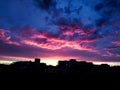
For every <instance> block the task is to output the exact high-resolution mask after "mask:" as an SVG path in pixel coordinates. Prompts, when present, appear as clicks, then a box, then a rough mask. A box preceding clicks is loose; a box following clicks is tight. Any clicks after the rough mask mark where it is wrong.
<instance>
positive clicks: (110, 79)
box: [0, 60, 120, 90]
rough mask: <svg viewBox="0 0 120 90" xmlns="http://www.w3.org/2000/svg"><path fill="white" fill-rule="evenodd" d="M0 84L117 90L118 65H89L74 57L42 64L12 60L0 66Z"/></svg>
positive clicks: (119, 73) (76, 89)
mask: <svg viewBox="0 0 120 90" xmlns="http://www.w3.org/2000/svg"><path fill="white" fill-rule="evenodd" d="M0 85H1V87H2V86H4V88H8V87H9V88H13V87H14V88H15V87H17V88H16V90H17V89H20V88H21V89H24V88H25V87H27V88H28V89H30V88H34V89H33V90H36V89H41V88H43V89H41V90H44V89H47V88H48V89H56V90H59V89H62V90H64V89H65V88H66V89H70V88H71V89H72V88H73V89H74V90H82V89H83V90H84V89H96V90H99V89H114V90H115V89H119V88H120V67H119V66H115V67H110V66H109V65H105V64H103V65H93V64H92V63H86V62H76V61H75V60H70V61H60V62H59V64H58V66H55V67H53V66H46V64H44V63H39V62H38V60H36V61H35V62H16V63H14V64H11V65H0Z"/></svg>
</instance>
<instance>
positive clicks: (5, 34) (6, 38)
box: [0, 29, 19, 45]
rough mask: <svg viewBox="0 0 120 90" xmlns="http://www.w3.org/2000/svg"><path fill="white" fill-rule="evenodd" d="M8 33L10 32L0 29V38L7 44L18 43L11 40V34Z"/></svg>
mask: <svg viewBox="0 0 120 90" xmlns="http://www.w3.org/2000/svg"><path fill="white" fill-rule="evenodd" d="M9 33H11V32H10V31H9V30H4V29H0V40H2V41H3V42H5V43H7V44H14V45H19V43H18V42H15V41H12V40H11V36H10V35H8V34H9Z"/></svg>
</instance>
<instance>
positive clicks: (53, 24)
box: [0, 0, 120, 63]
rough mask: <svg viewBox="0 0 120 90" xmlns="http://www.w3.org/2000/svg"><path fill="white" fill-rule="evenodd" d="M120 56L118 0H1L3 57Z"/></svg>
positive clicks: (116, 58)
mask: <svg viewBox="0 0 120 90" xmlns="http://www.w3.org/2000/svg"><path fill="white" fill-rule="evenodd" d="M36 57H37V58H41V59H42V60H49V62H53V60H69V59H71V58H74V59H77V60H78V61H92V62H115V63H117V62H120V0H0V60H2V61H3V60H8V61H9V60H15V61H17V60H28V59H33V58H36Z"/></svg>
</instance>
